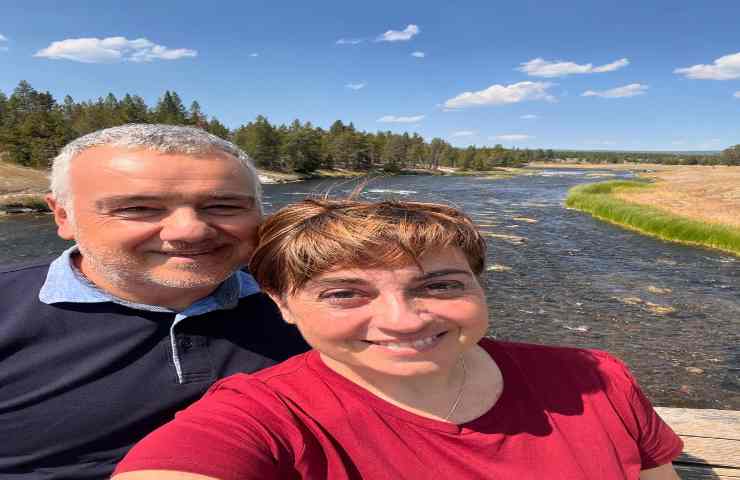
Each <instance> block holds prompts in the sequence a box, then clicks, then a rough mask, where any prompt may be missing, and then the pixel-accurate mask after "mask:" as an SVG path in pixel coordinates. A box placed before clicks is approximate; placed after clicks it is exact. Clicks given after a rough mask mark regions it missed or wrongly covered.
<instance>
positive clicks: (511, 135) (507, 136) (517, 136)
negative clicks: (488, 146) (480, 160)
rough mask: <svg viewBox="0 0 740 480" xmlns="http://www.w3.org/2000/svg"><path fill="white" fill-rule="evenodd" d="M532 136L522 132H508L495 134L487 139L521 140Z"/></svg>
mask: <svg viewBox="0 0 740 480" xmlns="http://www.w3.org/2000/svg"><path fill="white" fill-rule="evenodd" d="M532 138H534V137H533V136H531V135H526V134H524V133H508V134H505V135H496V136H495V137H489V138H488V139H489V140H503V141H505V142H517V141H519V142H523V141H525V140H529V139H532Z"/></svg>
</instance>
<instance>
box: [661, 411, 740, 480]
mask: <svg viewBox="0 0 740 480" xmlns="http://www.w3.org/2000/svg"><path fill="white" fill-rule="evenodd" d="M656 410H657V411H658V414H659V415H660V416H661V417H662V418H663V420H665V421H666V423H668V425H670V426H671V427H672V428H673V430H674V431H675V432H676V433H677V434H679V435H680V436H681V438H682V439H683V442H684V451H683V454H682V455H681V456H680V457H679V458H677V459H676V461H675V462H673V465H674V466H675V468H676V471H678V474H679V476H680V477H681V478H682V479H683V480H699V479H701V480H710V479H720V480H731V479H733V480H738V479H740V411H735V410H695V409H690V408H665V407H657V408H656Z"/></svg>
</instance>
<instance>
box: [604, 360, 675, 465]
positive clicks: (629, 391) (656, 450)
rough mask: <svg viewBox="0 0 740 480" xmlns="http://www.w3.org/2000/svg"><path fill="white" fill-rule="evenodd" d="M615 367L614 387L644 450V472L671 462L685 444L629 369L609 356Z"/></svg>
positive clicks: (618, 406)
mask: <svg viewBox="0 0 740 480" xmlns="http://www.w3.org/2000/svg"><path fill="white" fill-rule="evenodd" d="M608 358H609V360H610V363H611V364H612V366H611V368H609V370H611V376H612V378H611V382H610V383H611V384H612V387H613V388H616V389H618V390H620V392H619V395H618V396H619V397H620V398H624V399H625V400H626V404H624V403H623V402H619V401H615V402H614V404H615V406H617V408H618V409H619V410H621V411H620V412H619V413H620V415H621V416H622V420H623V421H624V423H625V425H626V426H627V428H628V429H629V430H630V432H631V434H632V435H633V438H634V439H635V441H636V442H637V446H638V449H639V451H640V459H641V469H642V470H647V469H650V468H655V467H658V466H660V465H664V464H666V463H671V462H672V461H673V459H675V458H676V457H677V456H678V455H680V454H681V451H682V450H683V441H682V440H681V438H680V437H679V436H678V435H676V433H675V432H674V431H673V430H672V429H671V427H669V426H668V424H666V423H665V422H664V421H663V419H662V418H660V416H659V415H658V413H657V412H656V411H655V409H654V408H653V405H652V403H651V402H650V400H648V398H647V397H646V396H645V394H644V393H643V391H642V389H640V386H639V385H638V384H637V381H636V380H635V378H634V377H633V376H632V374H631V373H630V371H629V369H628V368H627V366H626V365H625V364H624V363H623V362H622V361H620V360H618V359H616V358H614V357H612V356H610V355H609V356H608ZM613 400H614V398H613Z"/></svg>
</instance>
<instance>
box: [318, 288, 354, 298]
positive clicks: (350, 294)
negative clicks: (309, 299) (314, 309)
mask: <svg viewBox="0 0 740 480" xmlns="http://www.w3.org/2000/svg"><path fill="white" fill-rule="evenodd" d="M356 295H357V293H356V292H354V291H352V290H330V291H328V292H324V293H322V294H321V298H338V299H345V298H354V297H355V296H356Z"/></svg>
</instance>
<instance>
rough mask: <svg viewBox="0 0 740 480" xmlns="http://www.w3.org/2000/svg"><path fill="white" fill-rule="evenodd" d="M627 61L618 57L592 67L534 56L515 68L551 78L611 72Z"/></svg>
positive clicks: (532, 74)
mask: <svg viewBox="0 0 740 480" xmlns="http://www.w3.org/2000/svg"><path fill="white" fill-rule="evenodd" d="M629 63H630V61H629V60H628V59H626V58H620V59H619V60H617V61H615V62H612V63H607V64H605V65H601V66H599V67H594V66H593V65H592V64H590V63H587V64H585V65H579V64H577V63H573V62H563V61H560V60H558V61H554V62H551V61H549V60H545V59H544V58H535V59H532V60H530V61H528V62H524V63H522V64H521V66H520V67H519V68H517V70H519V71H520V72H524V73H526V74H527V75H531V76H533V77H546V78H553V77H565V76H566V75H575V74H583V73H603V72H613V71H614V70H619V69H620V68H622V67H626V66H627V65H629Z"/></svg>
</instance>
